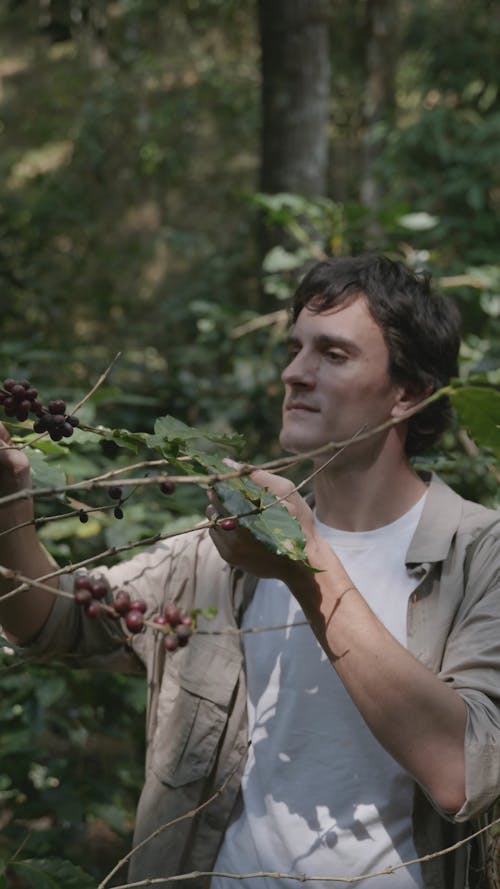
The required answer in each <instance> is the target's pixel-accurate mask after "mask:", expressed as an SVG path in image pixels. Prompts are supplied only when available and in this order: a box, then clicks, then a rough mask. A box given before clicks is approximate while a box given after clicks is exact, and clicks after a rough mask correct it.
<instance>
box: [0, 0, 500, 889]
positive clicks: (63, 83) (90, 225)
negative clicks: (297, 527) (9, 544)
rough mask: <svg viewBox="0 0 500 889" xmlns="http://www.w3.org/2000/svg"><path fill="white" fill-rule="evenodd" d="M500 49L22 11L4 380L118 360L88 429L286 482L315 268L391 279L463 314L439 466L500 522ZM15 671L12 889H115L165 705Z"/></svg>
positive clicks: (341, 12)
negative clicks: (404, 278)
mask: <svg viewBox="0 0 500 889" xmlns="http://www.w3.org/2000/svg"><path fill="white" fill-rule="evenodd" d="M499 40H500V7H499V5H498V4H497V3H496V2H494V0H491V2H489V0H419V2H416V0H415V2H413V0H337V2H335V3H328V2H323V0H271V2H265V0H261V2H254V0H167V2H165V0H113V2H112V0H5V2H4V3H3V4H2V6H1V9H0V48H1V52H0V140H1V146H2V150H1V152H0V170H1V175H0V278H1V288H2V289H1V313H2V337H1V341H0V357H1V365H2V367H3V375H4V377H6V376H14V377H26V376H27V377H29V378H31V379H32V381H33V382H34V383H35V385H36V386H37V387H38V388H39V389H40V391H41V392H42V393H43V394H44V397H63V398H65V399H66V400H67V401H68V402H69V403H76V402H77V401H78V400H79V399H80V398H81V397H82V396H83V395H85V393H86V392H88V390H89V389H90V388H91V387H92V386H93V385H94V383H95V382H96V380H97V379H98V378H99V376H100V374H101V373H102V372H103V371H104V370H105V368H107V367H108V366H109V365H110V364H111V362H112V361H113V359H114V358H115V356H116V355H117V353H120V357H119V359H118V360H117V362H116V363H115V364H114V366H113V370H112V373H111V374H110V375H109V377H108V378H107V380H106V382H105V383H104V384H103V385H102V386H101V387H100V388H99V389H98V390H97V391H96V393H95V395H94V396H93V397H92V398H91V399H90V400H89V401H88V402H86V404H85V405H84V408H83V409H82V417H83V419H84V420H85V422H86V423H89V424H94V425H95V424H103V425H104V426H106V427H116V428H121V429H127V430H130V431H138V430H141V431H151V430H152V425H153V421H154V418H155V417H159V416H164V415H167V414H170V415H173V416H175V417H177V418H178V419H180V420H182V421H183V422H185V423H188V424H193V425H196V426H200V427H202V428H204V429H207V430H209V431H210V432H212V433H226V432H238V433H240V434H241V435H242V436H243V437H244V439H245V441H246V448H245V454H246V458H247V459H252V460H254V461H256V462H258V461H262V460H266V459H270V458H272V457H275V456H277V454H278V453H279V451H277V446H276V433H277V428H278V425H277V424H278V423H279V415H280V410H279V405H280V397H281V386H280V368H281V367H282V366H283V363H284V333H285V331H286V326H287V312H286V305H287V299H288V297H289V296H290V293H291V292H292V290H293V287H294V285H295V284H296V282H297V281H298V279H299V277H300V274H301V273H302V271H303V270H304V268H305V267H306V266H307V263H308V262H309V261H311V259H316V258H319V257H322V256H328V255H341V254H345V253H350V252H359V251H362V250H376V251H383V252H385V253H387V254H388V255H390V256H392V257H394V258H399V259H403V260H404V261H406V262H407V263H408V264H409V265H410V266H411V267H413V268H415V269H416V270H418V271H429V272H431V273H432V275H433V277H434V279H435V280H436V283H437V284H438V285H440V286H441V287H442V288H443V289H446V291H447V292H448V293H449V294H450V295H451V296H452V297H453V298H454V299H455V300H456V301H457V303H458V305H459V307H460V310H461V312H462V316H463V322H464V344H463V349H462V355H461V381H462V383H469V384H474V386H476V395H477V394H478V390H481V391H480V392H479V396H480V397H479V398H478V399H476V400H471V401H467V397H465V399H464V400H463V402H462V403H461V408H462V410H461V412H459V414H458V417H457V421H456V424H455V427H454V429H453V430H452V431H450V432H449V433H448V434H446V436H445V437H444V439H443V441H442V442H441V445H440V448H439V449H438V450H436V451H435V452H434V453H432V454H431V455H429V456H428V457H426V458H425V460H423V461H420V462H421V463H425V465H427V466H432V467H433V468H436V469H438V470H439V472H440V473H441V474H442V476H443V477H444V478H445V479H446V480H447V481H448V482H449V483H450V484H452V485H453V486H454V487H455V489H456V490H458V491H459V492H460V493H462V494H464V495H465V496H468V497H471V498H472V499H476V500H479V501H481V502H484V503H487V504H491V505H498V504H499V495H498V469H497V468H496V467H497V460H498V453H499V450H500V441H499V435H500V432H499V427H498V401H496V400H494V399H493V394H494V395H498V393H497V392H495V388H494V387H498V383H499V382H500V369H499V367H500V264H499V260H498V237H499V224H498V210H499V207H500V166H499V164H498V144H499V142H500V94H499V89H498V45H499ZM464 391H465V390H464ZM484 393H487V397H486V399H482V395H483V394H484ZM130 459H131V458H130V454H124V449H123V448H122V447H120V442H119V443H118V444H117V443H116V442H113V441H110V440H109V439H103V440H101V441H100V440H99V438H98V437H96V436H91V435H85V434H84V433H80V434H79V435H75V437H74V439H72V440H71V443H70V444H69V445H67V444H64V443H61V444H55V443H50V442H49V443H48V444H47V443H45V445H44V447H43V449H40V450H37V451H36V453H34V454H33V466H34V476H35V482H36V483H37V484H41V485H44V484H53V485H55V484H57V483H58V480H59V479H60V477H61V476H60V474H61V464H62V463H63V465H64V471H65V473H66V475H67V478H68V479H69V480H78V479H84V478H89V477H90V476H94V475H96V474H97V473H98V472H99V471H106V469H108V468H109V466H110V465H113V466H119V465H125V464H126V463H127V461H128V462H130ZM103 497H104V495H103ZM102 502H104V500H103V501H102ZM54 508H55V507H54V502H50V501H47V502H45V501H44V502H41V503H39V504H38V506H37V509H38V511H39V515H40V516H44V515H46V516H48V515H50V514H52V513H53V512H54ZM56 508H57V509H58V510H59V512H60V511H61V508H63V509H64V508H65V506H64V505H63V507H61V503H60V502H59V503H56ZM204 508H205V500H204V495H203V493H202V492H201V491H200V490H198V489H193V488H191V486H187V485H183V486H182V490H181V491H180V492H177V493H176V494H175V495H174V496H173V497H171V498H168V502H166V500H165V498H163V499H161V496H157V495H155V494H154V493H153V491H152V488H149V489H144V491H142V492H141V493H140V495H138V496H137V497H134V498H131V500H130V503H127V506H126V516H125V519H124V520H123V521H122V522H119V521H116V520H114V519H113V518H110V513H109V511H106V510H105V509H103V510H102V511H99V510H95V511H94V512H92V514H91V516H90V518H89V521H88V522H86V523H85V524H83V523H81V522H79V520H78V517H76V516H74V515H73V516H68V517H67V518H64V519H63V520H59V521H57V522H47V523H46V524H44V525H43V527H42V530H41V533H42V536H43V539H44V542H45V544H46V545H47V546H48V548H49V549H50V551H51V552H52V553H53V554H54V556H55V557H56V558H57V559H58V560H60V561H63V562H70V561H74V560H77V559H81V558H84V557H85V556H86V555H87V554H89V553H95V552H98V551H99V550H102V549H104V548H105V547H106V546H110V545H120V544H122V543H126V542H128V541H130V540H132V539H142V538H143V537H146V536H148V535H150V534H152V533H156V532H158V531H163V530H165V529H169V530H170V529H173V528H176V527H178V526H181V525H182V526H183V527H185V526H186V523H187V524H189V523H191V524H192V523H193V522H194V521H196V520H197V519H199V518H200V517H202V516H203V513H204ZM0 669H1V682H2V708H1V712H0V730H1V738H2V741H1V746H0V829H1V833H0V885H2V886H3V885H5V886H7V885H8V886H9V887H11V886H12V887H24V886H25V885H29V886H32V885H33V886H38V885H40V886H43V885H48V884H44V883H43V882H39V883H38V882H36V880H37V879H38V880H40V876H38V877H36V876H35V877H34V876H33V875H31V877H29V875H28V871H26V870H25V871H22V869H21V868H18V869H17V870H16V868H15V867H14V866H12V864H11V866H10V867H9V869H8V876H4V877H2V876H1V872H2V871H1V866H2V862H3V864H4V865H5V864H6V863H7V862H9V861H11V860H12V857H13V856H14V855H15V854H16V852H17V850H19V849H21V848H22V853H19V854H18V855H17V859H18V860H19V859H20V858H22V859H27V858H30V857H32V858H36V859H40V858H49V859H52V858H64V859H69V860H71V861H72V862H73V863H74V864H75V865H80V864H81V865H82V866H84V867H85V869H86V871H88V872H89V873H90V874H92V875H93V878H95V879H100V878H102V877H103V875H104V874H105V873H106V872H107V870H109V869H110V868H111V867H112V865H113V864H114V863H115V862H116V861H117V860H118V858H119V857H120V855H121V854H123V852H124V851H125V850H126V849H127V848H128V846H129V843H130V832H131V829H132V824H133V813H134V807H135V803H136V800H137V796H138V792H139V789H140V786H141V781H142V766H143V716H144V702H145V689H144V683H143V682H142V680H140V679H137V678H134V679H131V678H127V677H122V676H106V678H105V681H103V677H102V675H96V674H94V675H92V674H88V673H86V672H85V671H81V672H76V671H65V670H62V669H61V668H60V666H57V668H54V667H52V666H43V667H42V666H35V665H29V666H26V665H23V666H20V665H19V664H18V663H17V662H16V660H15V657H13V655H12V653H11V651H10V649H9V648H8V647H7V648H5V649H4V653H3V655H2V656H1V666H0ZM2 879H3V880H4V883H3V884H2V883H1V881H2ZM67 879H70V878H69V877H68V878H67ZM117 879H118V880H119V879H120V878H119V877H118V878H117ZM30 880H31V882H30ZM33 881H34V882H33ZM78 881H79V882H77V883H75V885H78V887H79V889H83V882H82V877H81V875H80V877H78ZM50 885H52V883H51V884H50ZM61 885H63V884H61ZM66 885H68V886H69V885H70V883H64V886H66ZM91 885H93V884H91Z"/></svg>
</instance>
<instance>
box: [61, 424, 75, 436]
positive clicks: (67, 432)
mask: <svg viewBox="0 0 500 889" xmlns="http://www.w3.org/2000/svg"><path fill="white" fill-rule="evenodd" d="M61 432H62V434H63V438H71V436H72V435H73V427H72V425H71V423H67V422H64V423H63V424H62V426H61Z"/></svg>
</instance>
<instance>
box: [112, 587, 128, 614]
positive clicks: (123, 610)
mask: <svg viewBox="0 0 500 889" xmlns="http://www.w3.org/2000/svg"><path fill="white" fill-rule="evenodd" d="M113 605H114V608H115V611H117V612H118V614H127V612H128V611H130V596H129V594H128V593H127V592H126V591H125V590H118V592H117V593H116V595H115V598H114V601H113Z"/></svg>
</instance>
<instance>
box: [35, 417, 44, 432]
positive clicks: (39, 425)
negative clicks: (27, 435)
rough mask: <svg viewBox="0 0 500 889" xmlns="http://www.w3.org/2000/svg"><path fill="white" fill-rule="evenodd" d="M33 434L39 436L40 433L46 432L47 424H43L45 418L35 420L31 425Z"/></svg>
mask: <svg viewBox="0 0 500 889" xmlns="http://www.w3.org/2000/svg"><path fill="white" fill-rule="evenodd" d="M33 432H37V433H39V434H41V433H42V432H47V423H46V422H45V417H43V416H42V417H39V418H38V420H35V422H34V423H33Z"/></svg>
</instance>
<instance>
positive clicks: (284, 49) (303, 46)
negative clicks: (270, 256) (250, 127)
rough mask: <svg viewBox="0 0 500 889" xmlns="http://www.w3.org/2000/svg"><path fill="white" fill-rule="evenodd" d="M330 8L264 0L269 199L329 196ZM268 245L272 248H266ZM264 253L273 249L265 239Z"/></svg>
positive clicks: (306, 0)
mask: <svg viewBox="0 0 500 889" xmlns="http://www.w3.org/2000/svg"><path fill="white" fill-rule="evenodd" d="M328 10H329V4H328V3H327V2H325V0H258V13H259V30H260V41H261V60H262V61H261V70H262V141H261V145H262V164H261V177H260V187H261V190H262V191H263V192H265V193H266V194H275V193H277V192H295V193H297V194H301V195H306V196H315V195H324V194H325V193H326V186H327V170H328V132H327V124H328V110H329V109H328V104H329V95H330V54H329V53H330V49H329V33H328V18H329V13H328ZM266 242H267V243H266ZM262 246H263V249H264V251H265V249H266V248H269V246H271V245H270V244H269V232H267V235H266V233H264V243H263V245H262Z"/></svg>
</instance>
